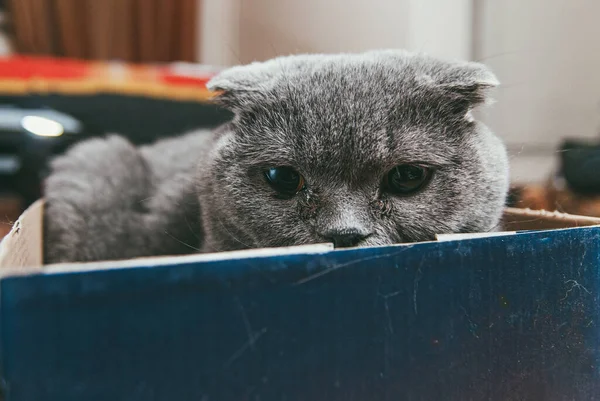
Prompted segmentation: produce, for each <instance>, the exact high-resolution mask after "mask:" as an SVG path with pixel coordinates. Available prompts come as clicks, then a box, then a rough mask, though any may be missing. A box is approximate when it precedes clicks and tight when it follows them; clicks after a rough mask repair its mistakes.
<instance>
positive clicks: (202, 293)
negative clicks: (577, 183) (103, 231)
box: [0, 203, 600, 401]
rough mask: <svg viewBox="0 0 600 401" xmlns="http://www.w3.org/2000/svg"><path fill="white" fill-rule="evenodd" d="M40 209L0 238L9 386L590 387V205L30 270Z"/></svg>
mask: <svg viewBox="0 0 600 401" xmlns="http://www.w3.org/2000/svg"><path fill="white" fill-rule="evenodd" d="M41 216H42V204H39V203H38V204H36V205H34V206H33V207H32V209H30V210H29V211H28V212H26V213H25V215H24V216H23V217H22V218H21V220H20V221H19V223H18V224H16V225H15V227H14V229H13V231H12V233H11V234H10V236H9V237H7V238H6V239H5V240H4V241H3V243H2V250H1V253H0V266H2V270H1V271H3V275H2V279H1V280H0V352H1V353H0V368H1V376H2V387H3V391H4V397H5V398H4V399H5V400H7V401H34V400H35V401H39V400H44V401H71V400H73V401H75V400H77V401H81V400H85V401H100V400H102V401H105V400H111V401H117V400H128V401H133V400H145V401H150V400H173V401H175V400H177V401H188V400H189V401H192V400H193V401H213V400H218V401H227V400H253V401H255V400H256V401H257V400H260V401H284V400H285V401H300V400H307V401H320V400H323V401H332V400H333V401H338V400H339V401H349V400H359V401H378V400H393V401H401V400H407V401H408V400H445V401H448V400H450V401H452V400H461V401H463V400H552V401H553V400H557V401H558V400H594V399H600V371H599V368H600V327H599V323H600V315H599V312H600V309H599V305H600V304H599V299H598V296H599V295H598V294H599V291H600V280H599V279H600V275H599V270H598V266H599V255H600V241H599V240H600V226H599V225H600V219H594V218H586V217H578V216H568V215H560V214H555V213H545V212H533V211H527V210H514V209H509V210H507V213H506V222H505V223H506V225H505V226H506V229H507V230H508V232H505V233H501V234H496V235H491V234H486V235H481V236H468V235H467V236H458V237H454V236H450V237H447V236H440V238H439V239H438V241H434V242H427V243H418V244H408V245H397V246H389V247H379V248H362V249H361V248H359V249H351V250H338V251H334V250H331V248H330V247H329V246H328V245H315V246H308V247H298V248H289V249H267V250H257V251H244V252H236V253H224V254H215V255H194V256H186V257H177V258H153V259H139V260H131V261H122V262H106V263H94V264H79V265H57V266H47V267H45V268H44V269H41V267H40V261H41V225H40V221H41ZM567 227H573V228H567ZM521 230H526V231H521Z"/></svg>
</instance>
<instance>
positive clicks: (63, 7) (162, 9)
mask: <svg viewBox="0 0 600 401" xmlns="http://www.w3.org/2000/svg"><path fill="white" fill-rule="evenodd" d="M198 3H199V1H198V0H8V1H7V8H8V13H9V16H10V22H11V26H12V32H13V34H14V42H15V50H16V51H17V52H18V53H22V54H37V55H50V56H64V57H71V58H79V59H88V60H122V61H127V62H170V61H190V62H191V61H195V60H196V51H197V46H196V44H197V43H199V38H198V37H197V35H198V34H197V32H198V29H196V24H198V23H199V21H198V20H197V19H198V12H197V11H198V9H197V7H198Z"/></svg>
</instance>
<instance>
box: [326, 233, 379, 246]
mask: <svg viewBox="0 0 600 401" xmlns="http://www.w3.org/2000/svg"><path fill="white" fill-rule="evenodd" d="M369 235H370V234H368V233H364V232H361V231H359V230H356V229H344V230H330V231H328V232H326V233H324V234H323V237H324V238H325V239H326V240H327V241H331V242H333V246H334V247H336V248H349V247H352V246H356V245H358V244H359V243H360V242H361V241H363V240H364V239H365V238H367V237H368V236H369Z"/></svg>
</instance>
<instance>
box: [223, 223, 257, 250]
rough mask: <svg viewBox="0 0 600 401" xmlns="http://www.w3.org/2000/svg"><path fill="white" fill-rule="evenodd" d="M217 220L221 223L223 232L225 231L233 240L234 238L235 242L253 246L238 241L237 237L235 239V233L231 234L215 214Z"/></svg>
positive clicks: (247, 246)
mask: <svg viewBox="0 0 600 401" xmlns="http://www.w3.org/2000/svg"><path fill="white" fill-rule="evenodd" d="M217 221H218V222H219V224H220V225H221V227H223V230H225V232H226V233H227V235H229V236H230V237H231V238H233V239H234V240H236V241H237V242H239V243H240V244H242V245H244V246H245V247H246V248H253V247H252V246H250V245H248V244H246V243H244V242H243V241H240V240H239V239H237V238H236V237H235V235H233V234H232V233H231V232H230V231H229V230H228V229H227V227H225V225H224V224H223V222H222V221H221V219H220V218H219V217H218V216H217Z"/></svg>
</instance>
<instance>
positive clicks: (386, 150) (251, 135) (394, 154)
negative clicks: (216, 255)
mask: <svg viewBox="0 0 600 401" xmlns="http://www.w3.org/2000/svg"><path fill="white" fill-rule="evenodd" d="M496 85H497V80H496V78H495V76H494V75H493V74H492V73H491V72H490V71H489V70H488V69H487V68H486V67H484V66H482V65H480V64H476V63H459V62H445V61H440V60H437V59H434V58H431V57H428V56H424V55H417V54H411V53H407V52H403V51H373V52H368V53H363V54H340V55H299V56H290V57H282V58H277V59H273V60H270V61H267V62H264V63H253V64H250V65H246V66H240V67H234V68H231V69H229V70H226V71H224V72H222V73H221V74H219V75H218V76H216V77H215V78H213V79H212V80H211V81H210V82H209V85H208V86H209V88H210V89H213V90H218V91H220V94H219V95H218V97H217V100H218V101H219V102H220V104H222V105H224V106H225V107H227V108H229V109H230V110H231V111H233V112H234V113H235V118H234V119H233V121H232V122H231V123H230V124H228V125H226V126H225V127H223V128H222V129H221V130H220V131H219V133H218V134H217V136H216V138H215V143H214V148H213V151H212V153H211V155H210V157H208V159H207V160H205V162H204V164H203V165H202V166H201V168H200V175H201V177H200V180H199V182H200V185H201V190H200V197H201V199H200V201H201V206H202V209H203V220H204V221H203V224H204V226H205V227H204V228H205V235H206V241H207V244H206V250H207V251H211V250H229V249H239V248H247V247H252V248H254V247H272V246H287V245H299V244H307V243H318V242H334V243H335V244H336V245H337V246H352V245H359V246H362V245H365V246H369V245H384V244H392V243H397V242H412V241H422V240H430V239H433V238H434V236H435V234H439V233H453V232H478V231H490V230H493V229H494V228H495V227H496V226H497V224H498V222H499V218H500V216H501V213H502V209H503V206H504V202H505V197H506V192H507V187H508V162H507V157H506V151H505V148H504V146H503V144H502V143H501V141H500V140H499V139H498V138H497V137H496V136H494V135H493V134H492V133H491V132H490V131H489V130H488V129H487V128H486V127H484V126H483V125H482V124H481V123H479V122H476V121H474V120H473V117H472V115H471V110H472V109H473V108H474V107H476V106H478V105H480V104H482V103H484V102H485V101H486V99H487V98H486V92H487V90H488V89H490V88H492V87H494V86H496Z"/></svg>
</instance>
